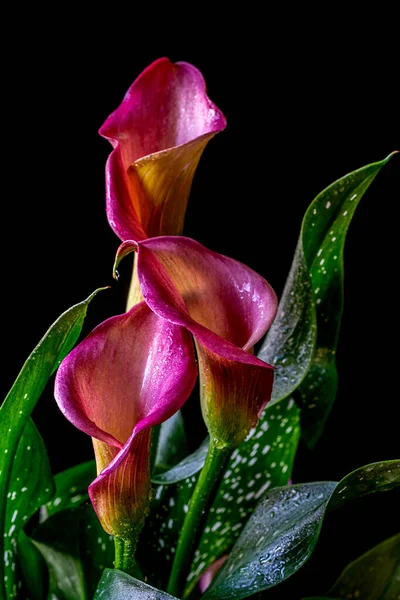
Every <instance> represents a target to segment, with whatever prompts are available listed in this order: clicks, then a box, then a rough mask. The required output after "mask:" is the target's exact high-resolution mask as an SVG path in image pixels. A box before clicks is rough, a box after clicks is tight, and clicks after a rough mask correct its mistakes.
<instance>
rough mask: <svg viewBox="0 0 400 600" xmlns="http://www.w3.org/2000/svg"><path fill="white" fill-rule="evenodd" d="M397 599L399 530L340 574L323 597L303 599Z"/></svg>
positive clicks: (399, 562)
mask: <svg viewBox="0 0 400 600" xmlns="http://www.w3.org/2000/svg"><path fill="white" fill-rule="evenodd" d="M342 598H343V599H347V598H360V599H362V600H398V598H400V534H397V535H395V536H393V537H391V538H390V539H388V540H385V541H384V542H382V543H380V544H378V545H377V546H375V547H374V548H372V549H371V550H369V551H368V552H366V553H365V554H363V555H362V556H360V557H359V558H357V560H355V561H354V562H352V563H350V564H349V565H348V566H347V567H346V568H345V569H344V571H343V573H342V574H341V575H340V577H339V579H338V580H337V581H336V583H335V585H334V586H333V587H332V589H331V590H330V591H329V592H328V593H327V595H326V596H324V597H323V598H304V599H303V600H328V599H329V600H331V599H333V600H338V599H339V600H340V599H342Z"/></svg>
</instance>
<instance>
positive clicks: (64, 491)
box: [41, 460, 97, 521]
mask: <svg viewBox="0 0 400 600" xmlns="http://www.w3.org/2000/svg"><path fill="white" fill-rule="evenodd" d="M96 475H97V474H96V463H95V462H94V460H90V461H88V462H85V463H82V464H80V465H76V466H74V467H71V468H70V469H67V470H66V471H62V472H61V473H58V474H57V475H56V476H55V477H54V482H55V486H56V490H55V493H54V497H53V498H52V499H51V500H50V502H48V503H47V504H46V505H45V506H43V508H42V510H41V520H42V521H44V520H45V519H47V518H48V517H51V516H52V515H54V514H55V513H57V512H60V511H61V510H65V509H67V508H76V507H77V506H79V505H80V504H82V503H83V502H85V501H87V500H88V499H89V495H88V487H89V485H90V484H91V483H92V481H93V479H95V478H96Z"/></svg>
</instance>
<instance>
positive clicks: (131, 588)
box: [94, 569, 177, 600]
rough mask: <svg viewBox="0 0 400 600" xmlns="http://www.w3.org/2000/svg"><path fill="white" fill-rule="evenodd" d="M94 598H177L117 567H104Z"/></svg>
mask: <svg viewBox="0 0 400 600" xmlns="http://www.w3.org/2000/svg"><path fill="white" fill-rule="evenodd" d="M94 600H177V598H175V597H174V596H170V595H169V594H167V593H166V592H162V591H160V590H157V589H155V588H153V587H151V586H150V585H147V584H146V583H143V581H139V580H138V579H135V578H134V577H130V576H129V575H127V574H126V573H123V572H122V571H118V570H117V569H112V570H111V569H106V570H105V571H104V574H103V577H102V578H101V581H100V583H99V587H98V588H97V590H96V594H95V596H94Z"/></svg>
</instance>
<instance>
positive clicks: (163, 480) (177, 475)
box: [151, 437, 209, 485]
mask: <svg viewBox="0 0 400 600" xmlns="http://www.w3.org/2000/svg"><path fill="white" fill-rule="evenodd" d="M208 446H209V438H208V437H207V438H206V439H205V440H204V442H203V443H202V444H201V446H200V447H199V448H198V449H197V450H196V451H195V452H193V453H192V454H190V455H189V456H187V457H186V458H184V459H183V460H181V461H180V462H179V463H178V464H177V465H175V466H174V467H172V468H171V469H168V470H167V471H164V472H163V473H159V474H157V475H153V477H152V478H151V481H152V483H155V484H158V485H170V484H171V483H178V482H179V481H183V480H185V479H187V478H188V477H191V476H192V475H195V474H196V473H198V472H199V471H200V470H201V469H202V468H203V465H204V462H205V460H206V456H207V451H208Z"/></svg>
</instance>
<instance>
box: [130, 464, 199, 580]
mask: <svg viewBox="0 0 400 600" xmlns="http://www.w3.org/2000/svg"><path fill="white" fill-rule="evenodd" d="M196 481H197V474H196V475H192V476H191V477H190V478H189V479H185V480H184V481H180V482H179V483H177V484H174V485H168V486H163V485H159V486H157V488H156V489H155V497H154V499H153V502H152V504H151V509H150V514H149V516H148V517H147V519H146V522H145V525H144V528H143V531H142V533H141V535H140V538H139V543H138V548H137V559H138V562H139V564H140V566H141V568H142V570H143V572H144V573H146V576H147V577H148V581H149V582H150V583H151V584H152V585H155V586H157V587H164V586H166V584H167V582H168V578H169V575H170V571H171V566H172V561H173V558H174V553H175V549H176V545H177V542H178V539H179V535H180V533H181V529H182V525H183V521H184V518H185V516H186V513H187V512H188V507H189V502H190V498H191V496H192V494H193V490H194V486H195V485H196Z"/></svg>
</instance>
